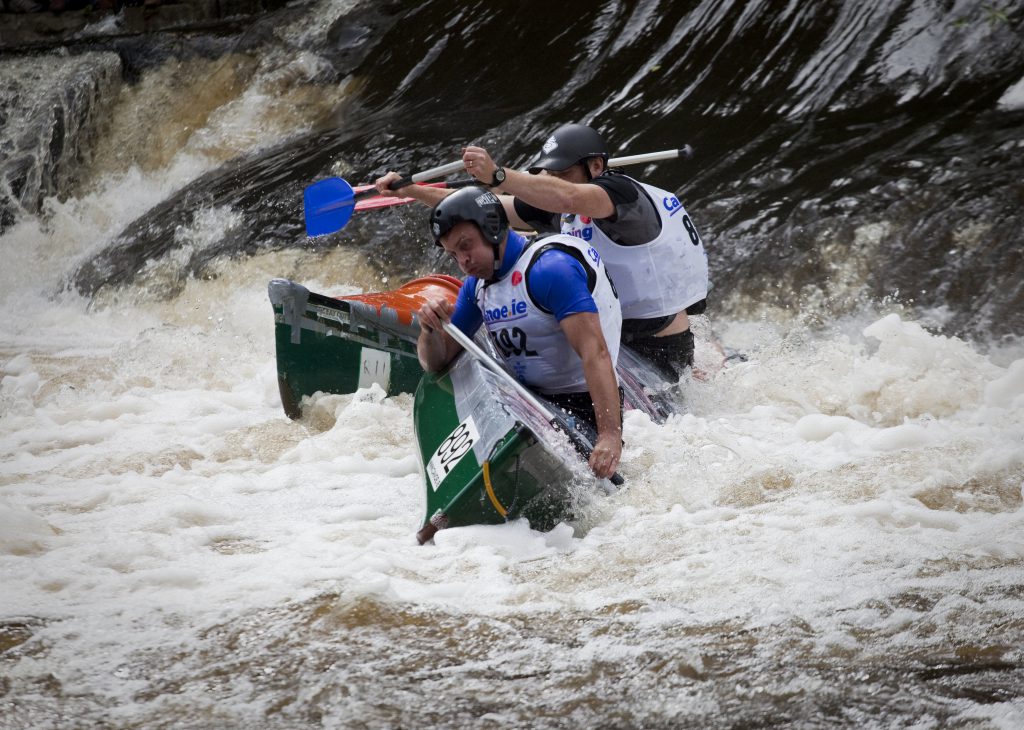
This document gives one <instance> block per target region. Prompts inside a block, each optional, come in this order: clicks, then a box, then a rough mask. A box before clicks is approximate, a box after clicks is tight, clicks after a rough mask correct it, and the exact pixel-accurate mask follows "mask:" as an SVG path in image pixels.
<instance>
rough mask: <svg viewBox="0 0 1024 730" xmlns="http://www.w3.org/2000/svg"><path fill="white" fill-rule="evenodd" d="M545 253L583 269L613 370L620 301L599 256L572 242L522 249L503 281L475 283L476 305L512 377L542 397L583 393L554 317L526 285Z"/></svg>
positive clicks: (556, 240) (547, 241) (550, 241)
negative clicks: (549, 251) (569, 258)
mask: <svg viewBox="0 0 1024 730" xmlns="http://www.w3.org/2000/svg"><path fill="white" fill-rule="evenodd" d="M549 248H556V249H558V250H560V251H565V252H566V253H569V254H570V255H572V256H573V258H575V259H576V260H577V261H579V262H580V263H581V264H582V265H583V269H584V271H586V273H587V284H588V288H589V289H590V294H591V296H592V297H593V298H594V303H595V304H596V305H597V310H598V317H599V319H600V322H601V331H602V333H603V334H604V339H605V343H606V345H607V347H608V353H609V354H610V355H611V359H612V366H613V367H614V365H615V363H616V362H617V360H618V356H619V338H620V332H621V329H622V312H621V310H620V308H619V300H618V297H617V296H616V294H615V289H614V287H613V286H612V283H611V281H610V280H609V278H608V274H607V273H606V272H605V268H604V265H603V264H602V263H601V257H600V255H599V254H598V253H597V251H596V250H595V249H594V248H593V247H592V246H588V245H587V244H585V243H583V242H582V241H579V240H578V239H576V238H572V237H570V236H563V235H560V234H555V235H552V236H545V237H543V238H541V239H538V240H536V241H532V242H530V243H528V244H526V246H525V247H524V248H523V251H522V253H521V254H520V256H519V259H518V260H517V261H516V263H515V265H514V266H513V267H512V269H511V270H510V271H509V272H508V273H506V274H505V276H503V277H502V278H501V279H499V280H498V281H496V282H493V283H491V284H485V283H484V282H483V281H478V282H477V288H476V292H475V295H476V303H477V306H479V307H480V311H482V312H483V315H484V326H485V327H487V331H488V334H490V336H491V340H492V341H493V342H494V345H495V348H496V349H497V351H498V352H499V353H500V354H501V355H502V356H503V357H504V358H505V362H507V363H508V365H509V366H510V367H511V370H512V372H513V374H514V375H515V376H516V378H518V379H519V380H520V381H521V382H523V383H525V384H526V385H529V386H531V387H533V388H536V389H537V390H538V391H540V392H541V393H552V394H553V393H579V392H583V391H586V390H587V381H586V378H585V377H584V374H583V361H582V360H581V359H580V356H579V355H577V354H576V351H575V350H573V349H572V345H570V344H569V340H568V339H567V338H566V336H565V333H564V332H562V328H561V327H560V326H559V324H558V320H557V319H555V316H554V314H552V313H551V312H550V311H547V310H545V309H543V308H541V307H540V306H538V305H537V303H536V302H534V300H533V298H532V297H531V296H530V294H529V291H528V290H527V286H526V281H527V277H528V276H529V269H530V266H531V264H532V263H533V262H534V260H535V259H536V258H537V256H538V255H540V253H541V252H542V251H545V250H547V249H549Z"/></svg>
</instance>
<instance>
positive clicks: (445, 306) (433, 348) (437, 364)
mask: <svg viewBox="0 0 1024 730" xmlns="http://www.w3.org/2000/svg"><path fill="white" fill-rule="evenodd" d="M451 314H452V309H451V304H449V302H448V300H447V299H444V298H441V297H439V298H437V299H430V300H428V301H427V302H426V303H424V304H423V306H421V307H420V310H419V321H420V336H419V339H417V340H416V355H417V356H418V357H419V361H420V365H422V366H423V369H424V370H426V371H427V372H428V373H436V372H437V371H439V370H442V369H443V368H444V367H445V366H446V365H447V364H448V363H450V362H451V361H452V359H453V358H454V357H455V356H456V355H458V354H459V353H460V352H461V351H462V346H461V345H459V344H458V343H457V342H456V341H455V340H453V339H452V338H451V337H449V336H448V334H447V333H446V332H445V331H444V328H443V323H444V322H447V321H448V320H449V319H451Z"/></svg>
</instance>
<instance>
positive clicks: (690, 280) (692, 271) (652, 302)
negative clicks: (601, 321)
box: [562, 178, 708, 319]
mask: <svg viewBox="0 0 1024 730" xmlns="http://www.w3.org/2000/svg"><path fill="white" fill-rule="evenodd" d="M628 179H629V180H631V181H632V182H633V183H635V184H636V185H638V186H639V187H640V188H641V189H642V190H643V192H644V193H645V194H646V195H647V197H648V198H649V199H650V200H651V202H652V203H653V204H654V207H655V209H656V210H657V211H658V215H659V216H660V217H661V233H660V234H659V235H658V237H657V238H655V239H654V240H653V241H650V242H648V243H644V244H640V245H637V246H622V245H620V244H618V243H616V242H615V241H613V240H612V239H611V238H609V237H608V236H607V235H606V234H605V233H604V232H603V231H602V230H601V229H600V228H598V227H597V225H596V224H595V223H594V220H593V219H592V218H588V217H586V216H579V215H567V214H563V215H562V233H568V234H569V235H572V236H576V237H578V238H581V239H582V240H583V241H586V242H589V243H590V244H591V245H592V246H593V247H594V248H596V249H597V250H598V252H600V254H601V257H602V259H604V264H605V266H607V267H608V273H609V274H611V277H612V281H614V282H615V288H616V290H617V291H618V292H619V299H620V301H621V303H622V316H623V318H625V319H653V318H655V317H664V316H666V315H669V314H675V313H676V312H681V311H682V310H684V309H686V308H687V307H688V306H690V305H691V304H694V303H696V302H699V301H700V300H702V299H704V298H706V297H707V295H708V257H707V253H706V252H705V251H704V243H703V242H702V241H701V238H700V234H699V233H697V228H696V226H694V225H693V221H692V220H691V219H690V216H689V215H688V214H687V212H686V209H685V208H683V204H682V203H680V202H679V198H677V197H676V196H675V195H673V194H672V193H670V192H668V191H666V190H662V189H661V188H656V187H654V186H653V185H647V184H646V183H642V182H640V181H638V180H633V178H628Z"/></svg>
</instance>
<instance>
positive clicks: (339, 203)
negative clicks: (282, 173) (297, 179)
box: [302, 177, 355, 236]
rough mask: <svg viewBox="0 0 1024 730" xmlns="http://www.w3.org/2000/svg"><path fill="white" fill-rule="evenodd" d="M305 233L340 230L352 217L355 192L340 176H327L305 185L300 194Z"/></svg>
mask: <svg viewBox="0 0 1024 730" xmlns="http://www.w3.org/2000/svg"><path fill="white" fill-rule="evenodd" d="M302 203H303V210H304V212H305V215H306V235H307V236H323V235H324V234H327V233H334V232H335V231H340V230H341V229H342V228H344V227H345V225H346V224H347V223H348V219H349V218H351V217H352V211H353V209H354V208H355V193H354V192H353V190H352V186H351V185H349V184H348V183H347V182H345V181H344V180H342V179H341V178H340V177H329V178H327V179H326V180H317V181H316V182H315V183H313V184H312V185H307V186H306V190H305V191H304V192H303V194H302Z"/></svg>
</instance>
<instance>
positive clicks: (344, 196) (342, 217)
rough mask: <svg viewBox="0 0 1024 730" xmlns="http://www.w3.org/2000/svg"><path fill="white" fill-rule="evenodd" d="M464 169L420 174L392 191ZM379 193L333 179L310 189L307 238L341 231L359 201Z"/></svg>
mask: <svg viewBox="0 0 1024 730" xmlns="http://www.w3.org/2000/svg"><path fill="white" fill-rule="evenodd" d="M462 169H463V165H462V161H461V160H459V161H458V162H450V163H448V164H447V165H441V166H440V167H433V168H431V169H429V170H424V171H423V172H418V173H416V174H415V175H412V176H411V177H404V178H402V179H401V180H395V181H394V182H393V183H391V185H390V186H389V187H390V188H391V189H392V190H396V189H398V188H404V187H405V186H406V185H412V184H413V183H418V182H422V181H424V180H436V179H437V178H439V177H444V176H445V175H450V174H451V173H453V172H456V171H457V170H462ZM376 192H377V191H376V189H375V188H372V187H371V188H368V189H365V190H361V191H360V192H358V193H357V192H355V191H354V190H353V189H352V186H351V185H349V184H348V183H347V182H345V181H344V180H342V179H341V178H340V177H329V178H326V179H324V180H317V181H316V182H315V183H313V184H312V185H307V186H306V189H305V191H304V192H303V194H302V204H303V205H302V207H303V211H304V213H305V216H306V235H307V236H322V235H324V234H326V233H334V232H335V231H338V230H341V229H342V228H344V227H345V224H347V223H348V219H349V218H351V217H352V211H353V209H354V207H355V201H357V200H359V199H361V198H368V197H370V196H372V195H375V194H376Z"/></svg>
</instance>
